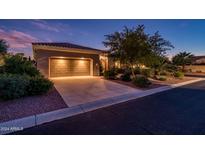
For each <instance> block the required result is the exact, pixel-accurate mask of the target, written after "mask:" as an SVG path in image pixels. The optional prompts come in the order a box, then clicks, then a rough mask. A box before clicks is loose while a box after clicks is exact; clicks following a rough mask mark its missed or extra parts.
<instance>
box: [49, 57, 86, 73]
mask: <svg viewBox="0 0 205 154" xmlns="http://www.w3.org/2000/svg"><path fill="white" fill-rule="evenodd" d="M85 75H90V60H82V59H57V58H55V59H54V58H52V59H50V76H51V77H60V76H85Z"/></svg>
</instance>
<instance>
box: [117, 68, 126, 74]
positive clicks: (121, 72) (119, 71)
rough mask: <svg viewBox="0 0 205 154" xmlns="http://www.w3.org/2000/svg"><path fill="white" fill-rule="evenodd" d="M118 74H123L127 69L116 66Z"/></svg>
mask: <svg viewBox="0 0 205 154" xmlns="http://www.w3.org/2000/svg"><path fill="white" fill-rule="evenodd" d="M115 72H116V74H123V73H124V72H125V69H122V68H115Z"/></svg>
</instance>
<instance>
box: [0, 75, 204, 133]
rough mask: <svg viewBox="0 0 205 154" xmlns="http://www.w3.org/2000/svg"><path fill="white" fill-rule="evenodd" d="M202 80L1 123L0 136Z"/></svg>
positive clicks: (199, 79)
mask: <svg viewBox="0 0 205 154" xmlns="http://www.w3.org/2000/svg"><path fill="white" fill-rule="evenodd" d="M202 80H205V78H198V79H195V80H191V81H186V82H182V83H178V84H173V85H168V86H163V87H158V88H154V89H150V90H146V91H143V92H140V93H137V94H136V93H135V92H132V93H127V94H123V95H120V96H115V97H110V98H106V99H101V100H97V101H94V102H89V103H87V104H82V105H78V106H74V107H70V108H64V109H59V110H55V111H51V112H46V113H42V114H37V115H32V116H28V117H24V118H20V119H15V120H10V121H6V122H2V123H0V134H1V135H3V134H8V133H12V132H16V131H19V129H21V128H23V129H25V128H30V127H34V126H38V125H41V124H44V123H47V122H51V121H55V120H60V119H64V118H68V117H71V116H74V115H78V114H82V113H86V112H89V111H93V110H96V109H100V108H104V107H108V106H111V105H115V104H120V103H123V102H126V101H129V100H133V99H137V98H141V97H145V96H149V95H153V94H156V93H160V92H163V91H167V90H170V89H173V88H177V87H180V86H184V85H187V84H191V83H194V82H198V81H202Z"/></svg>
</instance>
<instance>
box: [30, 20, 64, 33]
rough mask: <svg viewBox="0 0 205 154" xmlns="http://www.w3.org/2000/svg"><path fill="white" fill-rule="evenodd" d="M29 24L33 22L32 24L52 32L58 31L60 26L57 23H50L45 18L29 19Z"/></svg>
mask: <svg viewBox="0 0 205 154" xmlns="http://www.w3.org/2000/svg"><path fill="white" fill-rule="evenodd" d="M31 24H33V25H34V26H36V27H37V28H39V29H42V30H48V31H53V32H60V30H61V27H59V26H58V25H55V26H53V25H50V24H48V22H46V21H45V20H34V21H31Z"/></svg>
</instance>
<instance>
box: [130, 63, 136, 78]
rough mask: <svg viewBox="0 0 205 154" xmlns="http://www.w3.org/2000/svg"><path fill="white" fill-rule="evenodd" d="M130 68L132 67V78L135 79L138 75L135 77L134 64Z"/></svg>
mask: <svg viewBox="0 0 205 154" xmlns="http://www.w3.org/2000/svg"><path fill="white" fill-rule="evenodd" d="M130 66H131V73H132V76H133V77H134V78H135V77H136V75H135V72H134V67H133V65H132V64H130Z"/></svg>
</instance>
